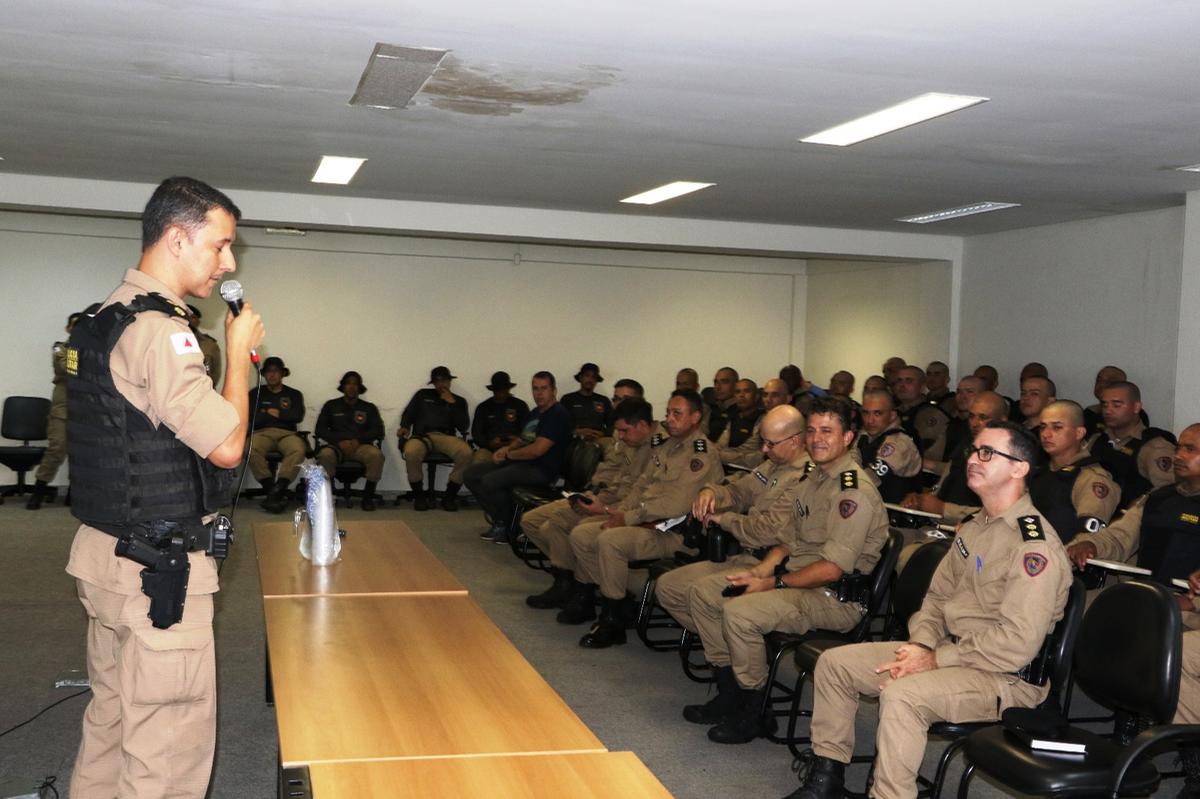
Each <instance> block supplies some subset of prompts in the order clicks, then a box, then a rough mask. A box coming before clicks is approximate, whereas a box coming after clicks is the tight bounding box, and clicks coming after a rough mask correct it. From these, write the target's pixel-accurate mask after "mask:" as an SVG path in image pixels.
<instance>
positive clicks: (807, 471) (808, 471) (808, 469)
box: [800, 461, 817, 483]
mask: <svg viewBox="0 0 1200 799" xmlns="http://www.w3.org/2000/svg"><path fill="white" fill-rule="evenodd" d="M815 468H817V464H815V463H813V462H812V461H809V462H808V463H806V464H804V474H803V475H802V476H801V477H800V482H802V483H803V482H804V481H805V480H807V479H808V476H809V475H810V474H812V470H813V469H815Z"/></svg>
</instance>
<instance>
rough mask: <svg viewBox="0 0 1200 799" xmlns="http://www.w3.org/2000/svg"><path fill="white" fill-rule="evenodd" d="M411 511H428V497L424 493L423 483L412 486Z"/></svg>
mask: <svg viewBox="0 0 1200 799" xmlns="http://www.w3.org/2000/svg"><path fill="white" fill-rule="evenodd" d="M412 492H413V510H429V495H428V494H426V493H425V482H424V481H421V482H420V483H413V484H412Z"/></svg>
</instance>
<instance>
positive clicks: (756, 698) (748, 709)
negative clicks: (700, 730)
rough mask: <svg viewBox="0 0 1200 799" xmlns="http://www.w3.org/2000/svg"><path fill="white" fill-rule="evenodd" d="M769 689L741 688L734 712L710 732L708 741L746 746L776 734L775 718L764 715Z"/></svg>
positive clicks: (764, 687)
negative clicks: (745, 744)
mask: <svg viewBox="0 0 1200 799" xmlns="http://www.w3.org/2000/svg"><path fill="white" fill-rule="evenodd" d="M766 695H767V687H766V686H765V685H764V686H763V687H762V688H758V689H750V688H742V687H740V686H739V688H738V695H737V698H736V699H735V700H734V701H735V703H736V704H735V705H734V708H733V711H732V712H731V713H729V715H727V716H726V717H725V720H724V721H722V722H720V723H719V724H717V726H715V727H713V728H712V729H711V730H709V731H708V740H710V741H713V742H714V743H719V744H744V743H749V742H750V741H753V740H754V739H755V738H759V737H761V736H764V735H767V734H768V733H773V732H775V717H774V716H767V717H766V718H765V719H764V718H763V715H762V703H763V698H764V697H765V696H766Z"/></svg>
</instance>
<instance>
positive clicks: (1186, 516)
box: [1179, 513, 1200, 524]
mask: <svg viewBox="0 0 1200 799" xmlns="http://www.w3.org/2000/svg"><path fill="white" fill-rule="evenodd" d="M1179 521H1181V522H1187V523H1188V524H1200V516H1197V515H1196V514H1194V513H1181V514H1179Z"/></svg>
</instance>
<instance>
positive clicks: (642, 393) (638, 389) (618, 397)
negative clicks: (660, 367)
mask: <svg viewBox="0 0 1200 799" xmlns="http://www.w3.org/2000/svg"><path fill="white" fill-rule="evenodd" d="M634 398H636V399H645V398H646V389H644V388H642V384H641V383H639V382H638V381H636V380H634V379H633V378H632V377H622V378H621V379H620V380H618V381H617V382H615V383H613V395H612V404H613V409H614V410H615V409H616V407H617V406H618V405H620V404H621V403H622V402H623V401H625V400H627V399H634Z"/></svg>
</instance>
